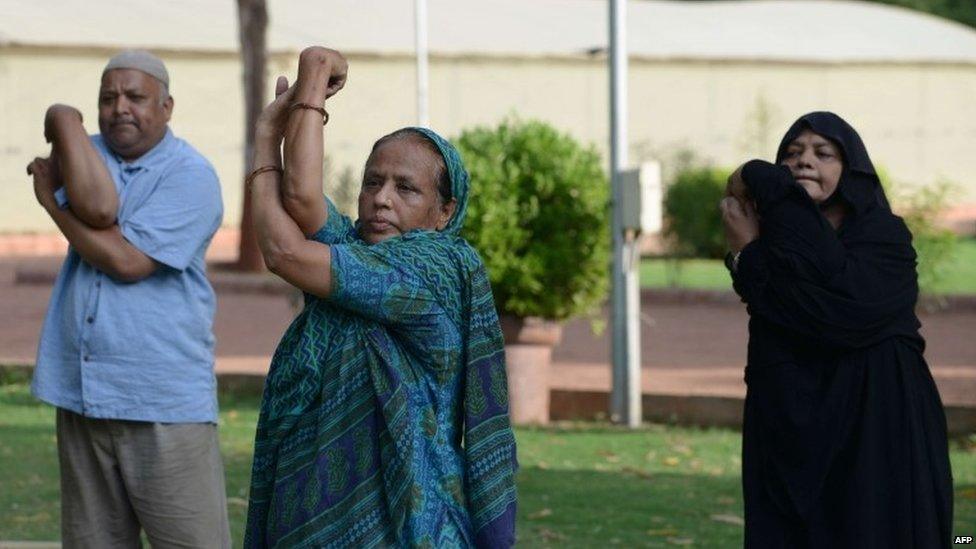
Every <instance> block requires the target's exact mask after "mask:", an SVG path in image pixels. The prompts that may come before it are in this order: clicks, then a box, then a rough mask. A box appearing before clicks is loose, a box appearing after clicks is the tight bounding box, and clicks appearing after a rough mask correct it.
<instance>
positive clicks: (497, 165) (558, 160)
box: [455, 119, 610, 320]
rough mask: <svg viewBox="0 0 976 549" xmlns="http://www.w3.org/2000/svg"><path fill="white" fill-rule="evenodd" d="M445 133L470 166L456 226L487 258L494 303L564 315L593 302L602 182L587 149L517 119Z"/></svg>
mask: <svg viewBox="0 0 976 549" xmlns="http://www.w3.org/2000/svg"><path fill="white" fill-rule="evenodd" d="M455 143H456V144H457V146H458V149H459V150H460V151H461V155H462V156H463V158H464V161H465V164H466V165H467V168H468V170H469V171H470V172H471V198H470V202H469V205H468V219H467V221H466V224H465V228H464V232H463V235H464V237H465V238H466V239H467V240H468V242H470V243H471V244H472V245H473V246H474V247H475V248H476V249H477V250H478V252H479V253H480V254H481V257H482V259H483V260H484V262H485V265H486V266H487V268H488V273H489V277H490V279H491V285H492V289H493V291H494V294H495V300H496V303H497V305H498V308H499V312H501V313H507V314H511V315H515V316H519V317H529V316H538V317H543V318H548V319H552V320H564V319H567V318H570V317H572V316H577V315H580V314H584V313H588V312H590V311H592V310H593V309H594V308H595V307H596V306H598V305H600V304H601V303H602V302H603V301H604V300H605V299H606V292H607V287H608V283H609V260H610V251H609V248H610V230H609V226H610V219H609V196H610V192H609V184H608V183H607V176H606V174H605V173H604V171H603V166H602V163H601V161H600V156H599V154H598V153H597V152H596V151H595V149H594V148H592V147H583V146H582V145H580V144H579V143H578V142H577V141H576V140H575V139H573V138H572V137H570V136H569V135H567V134H563V133H560V132H558V131H557V130H555V129H554V128H553V127H552V126H550V125H548V124H546V123H544V122H539V121H521V120H517V119H509V120H505V121H503V122H502V123H500V124H499V125H498V126H497V127H494V128H488V127H476V128H472V129H468V130H465V131H463V132H462V133H461V136H460V137H459V138H458V139H457V140H455Z"/></svg>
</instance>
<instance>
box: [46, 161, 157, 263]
mask: <svg viewBox="0 0 976 549" xmlns="http://www.w3.org/2000/svg"><path fill="white" fill-rule="evenodd" d="M30 171H31V173H32V174H33V176H34V193H35V194H36V196H37V200H38V202H40V204H41V206H43V207H44V209H45V210H46V211H47V212H48V214H49V215H50V216H51V219H53V220H54V223H55V224H57V226H58V229H60V230H61V232H62V234H64V236H65V237H66V238H67V239H68V242H69V243H70V244H71V247H72V248H74V249H75V251H76V252H78V255H80V256H81V257H82V259H84V260H85V261H86V262H88V263H89V264H91V265H92V266H93V267H95V268H96V269H98V270H100V271H102V272H104V273H105V274H107V275H109V276H111V277H112V278H114V279H116V280H120V281H123V282H137V281H139V280H142V279H143V278H146V277H147V276H149V275H151V274H152V273H153V272H155V270H156V269H157V268H158V267H159V265H158V264H157V263H156V262H155V261H153V260H152V259H151V258H150V257H149V256H147V255H146V254H144V253H142V252H140V251H139V250H138V249H136V247H135V246H133V245H132V244H130V243H129V242H128V241H127V240H126V239H125V238H124V237H123V236H122V231H121V229H120V228H119V226H118V225H114V224H113V225H111V226H109V227H107V228H98V229H96V228H93V227H90V226H89V225H87V224H86V223H84V222H82V221H81V220H80V219H79V218H78V217H77V216H76V215H75V214H74V213H73V212H72V211H71V210H63V209H61V208H59V207H58V204H57V200H55V198H54V190H55V188H56V180H55V179H54V177H53V173H52V172H53V167H52V162H51V160H49V159H43V158H38V159H35V160H34V162H32V163H31V165H30Z"/></svg>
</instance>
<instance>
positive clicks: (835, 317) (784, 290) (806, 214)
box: [733, 160, 918, 348]
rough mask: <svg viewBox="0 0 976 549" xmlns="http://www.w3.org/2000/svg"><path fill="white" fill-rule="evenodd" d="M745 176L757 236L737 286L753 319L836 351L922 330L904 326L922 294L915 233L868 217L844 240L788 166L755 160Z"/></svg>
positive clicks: (742, 261) (895, 221)
mask: <svg viewBox="0 0 976 549" xmlns="http://www.w3.org/2000/svg"><path fill="white" fill-rule="evenodd" d="M742 176H743V179H744V181H745V183H746V186H747V187H748V188H749V191H750V193H751V195H752V197H753V198H754V199H755V201H756V207H757V211H758V213H759V216H760V231H759V232H760V238H759V239H757V240H755V241H753V242H752V243H750V244H749V245H748V246H746V247H745V248H743V250H742V253H741V254H740V256H739V261H738V268H737V270H736V271H735V272H734V273H733V285H734V287H735V290H736V292H737V293H738V294H739V295H740V296H741V297H742V299H743V301H745V302H746V303H747V304H748V308H749V313H750V314H751V315H753V316H759V317H761V318H763V319H765V320H767V321H769V322H771V323H773V324H775V325H777V326H780V327H782V328H785V329H786V330H788V331H790V332H792V333H795V334H797V335H799V336H801V337H804V338H809V339H810V340H811V341H813V342H816V343H818V344H822V345H826V346H829V347H833V348H860V347H866V346H869V345H872V344H874V343H876V342H877V341H880V340H881V339H884V338H885V337H889V336H891V335H892V334H894V333H902V332H904V333H910V332H914V330H916V329H917V325H912V326H902V325H901V324H904V323H905V320H904V319H905V318H907V317H906V315H904V314H901V313H904V312H905V311H906V308H907V309H908V310H909V311H911V310H912V309H913V307H914V303H915V300H916V298H917V292H918V289H917V283H916V277H915V270H914V260H915V256H914V251H913V250H912V248H911V235H910V234H909V233H908V230H907V228H905V226H904V223H903V222H902V221H901V220H900V219H899V218H897V217H895V216H894V215H891V214H890V212H876V215H872V214H867V215H865V216H864V217H863V218H862V219H859V220H858V223H857V224H856V227H855V228H854V232H853V233H851V234H850V235H848V236H849V237H850V238H843V237H841V236H839V234H838V232H837V231H835V230H834V229H833V227H832V226H831V225H830V224H829V222H828V221H827V220H826V218H824V216H823V215H822V214H821V213H820V210H819V208H818V207H817V205H816V204H814V202H813V201H812V200H811V199H810V197H809V195H807V193H806V191H805V190H804V189H803V188H802V187H801V186H800V185H799V184H797V183H796V182H795V181H794V180H793V177H792V175H791V174H790V172H789V170H788V169H787V168H786V167H784V166H777V165H774V164H769V163H767V162H763V161H759V160H753V161H751V162H749V163H748V164H746V165H745V167H744V168H743V171H742ZM882 214H884V215H882ZM845 230H846V229H845ZM909 316H911V318H914V316H913V315H909Z"/></svg>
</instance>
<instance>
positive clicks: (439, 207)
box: [359, 138, 456, 244]
mask: <svg viewBox="0 0 976 549" xmlns="http://www.w3.org/2000/svg"><path fill="white" fill-rule="evenodd" d="M437 173H438V158H437V157H436V153H434V152H433V151H431V150H430V149H429V148H428V147H426V146H424V145H423V144H421V143H418V142H416V141H415V140H413V139H410V138H398V139H392V140H390V141H387V142H386V143H383V144H382V145H380V146H379V147H377V149H376V150H375V151H373V154H371V155H370V157H369V159H368V160H367V161H366V170H365V173H364V174H363V186H362V189H361V190H360V191H359V235H360V236H361V237H362V238H363V240H365V241H366V242H368V243H370V244H376V243H377V242H382V241H384V240H386V239H388V238H392V237H394V236H399V235H401V234H403V233H405V232H407V231H410V230H413V229H435V230H441V229H443V228H444V227H445V226H446V225H447V222H448V221H449V220H450V219H451V215H452V214H453V213H454V205H455V203H456V201H455V200H454V199H451V201H450V202H448V203H446V204H442V203H441V198H440V194H439V193H438V191H437Z"/></svg>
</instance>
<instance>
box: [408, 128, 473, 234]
mask: <svg viewBox="0 0 976 549" xmlns="http://www.w3.org/2000/svg"><path fill="white" fill-rule="evenodd" d="M405 131H410V132H414V133H417V134H419V135H421V136H423V137H425V138H427V140H428V141H430V142H431V143H433V144H434V146H435V147H437V150H438V151H440V153H441V157H443V159H444V165H445V166H446V167H447V173H448V175H449V176H450V179H451V195H452V196H453V197H454V198H455V199H457V204H456V205H455V207H454V215H453V216H452V217H451V220H450V221H449V222H448V223H447V226H446V227H444V229H443V230H441V232H442V233H447V234H450V235H454V236H457V235H458V233H460V232H461V227H462V226H464V216H465V215H466V214H467V211H468V187H469V184H468V183H469V179H468V170H466V169H464V162H463V161H462V160H461V153H459V152H458V150H457V149H456V148H454V145H452V144H451V142H450V141H448V140H447V139H444V138H443V137H441V136H440V135H438V134H437V132H435V131H434V130H431V129H429V128H421V127H416V126H411V127H407V128H403V129H400V130H397V131H395V132H393V133H392V134H390V135H397V134H400V133H401V132H405Z"/></svg>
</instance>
